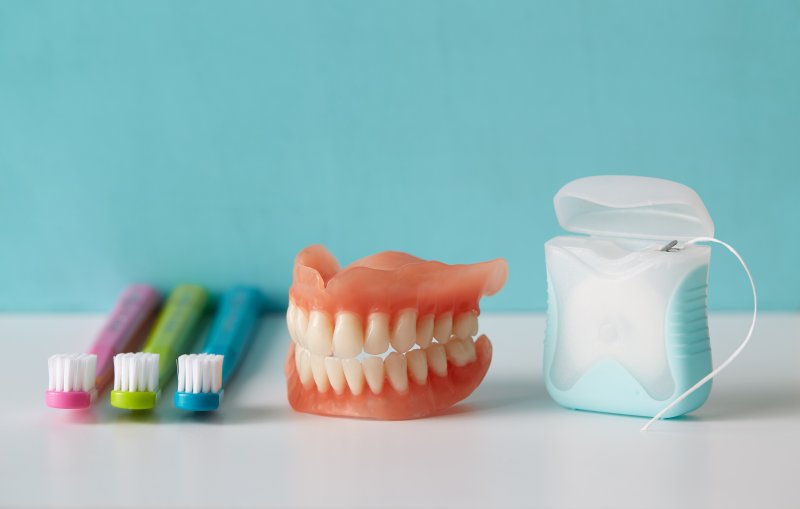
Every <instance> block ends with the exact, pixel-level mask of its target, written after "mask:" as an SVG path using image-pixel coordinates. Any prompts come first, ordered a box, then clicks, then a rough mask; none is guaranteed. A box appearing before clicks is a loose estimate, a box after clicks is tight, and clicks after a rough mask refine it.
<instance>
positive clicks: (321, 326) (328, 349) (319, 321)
mask: <svg viewBox="0 0 800 509" xmlns="http://www.w3.org/2000/svg"><path fill="white" fill-rule="evenodd" d="M331 336H333V324H332V323H331V319H330V318H329V317H328V315H327V314H326V313H324V312H322V311H312V312H311V313H310V314H309V317H308V330H307V331H306V334H305V337H306V341H305V342H306V344H307V345H308V348H309V350H311V353H313V354H315V355H321V356H323V357H324V356H326V355H330V354H331V353H333V347H332V344H331Z"/></svg>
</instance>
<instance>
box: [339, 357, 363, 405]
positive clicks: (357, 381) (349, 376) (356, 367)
mask: <svg viewBox="0 0 800 509" xmlns="http://www.w3.org/2000/svg"><path fill="white" fill-rule="evenodd" d="M342 368H343V370H344V378H345V380H347V385H348V386H349V387H350V392H352V393H353V395H355V396H358V395H359V394H361V391H363V390H364V370H363V369H362V368H361V363H360V362H359V361H358V359H342Z"/></svg>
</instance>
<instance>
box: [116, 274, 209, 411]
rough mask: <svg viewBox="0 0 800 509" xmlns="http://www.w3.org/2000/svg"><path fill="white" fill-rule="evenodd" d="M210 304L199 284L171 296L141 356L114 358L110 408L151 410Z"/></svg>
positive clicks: (128, 354)
mask: <svg viewBox="0 0 800 509" xmlns="http://www.w3.org/2000/svg"><path fill="white" fill-rule="evenodd" d="M207 304H208V294H207V293H206V291H205V290H204V289H203V288H202V287H200V286H197V285H180V286H177V287H176V288H175V289H174V290H172V292H171V293H170V294H169V298H168V299H167V302H166V304H165V305H164V309H163V310H162V311H161V314H160V315H159V316H158V320H157V321H156V325H155V327H154V328H153V331H152V332H151V333H150V336H149V337H148V338H147V342H146V343H145V346H144V349H143V350H142V351H141V352H138V353H123V354H118V355H115V356H114V390H113V391H111V405H112V406H115V407H117V408H126V409H128V410H149V409H151V408H154V407H155V406H156V401H157V399H158V395H159V393H160V392H161V390H162V389H163V388H164V386H165V385H166V384H167V383H168V382H169V380H170V377H171V376H172V374H173V373H175V362H176V360H177V358H178V356H179V355H181V354H182V353H184V352H186V351H187V350H188V349H189V347H190V346H191V343H192V341H191V340H192V337H193V333H194V331H195V328H196V326H197V324H198V323H199V321H200V318H201V317H202V316H203V312H204V310H205V308H206V305H207Z"/></svg>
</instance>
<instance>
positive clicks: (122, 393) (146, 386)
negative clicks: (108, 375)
mask: <svg viewBox="0 0 800 509" xmlns="http://www.w3.org/2000/svg"><path fill="white" fill-rule="evenodd" d="M158 361H159V355H158V354H156V353H142V352H139V353H121V354H118V355H115V356H114V390H113V391H111V405H112V406H115V407H117V408H125V409H127V410H149V409H151V408H154V407H155V406H156V399H157V398H158Z"/></svg>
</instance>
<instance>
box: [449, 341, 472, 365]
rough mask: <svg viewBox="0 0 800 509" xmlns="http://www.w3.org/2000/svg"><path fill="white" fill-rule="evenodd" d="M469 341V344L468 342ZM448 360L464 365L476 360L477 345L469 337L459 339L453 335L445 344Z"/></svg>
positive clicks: (454, 363)
mask: <svg viewBox="0 0 800 509" xmlns="http://www.w3.org/2000/svg"><path fill="white" fill-rule="evenodd" d="M467 343H469V345H468V344H467ZM444 348H445V352H446V354H447V360H448V361H450V362H451V363H452V364H453V365H454V366H458V367H460V366H464V365H465V364H469V363H470V362H472V361H473V360H475V346H474V345H473V344H472V341H471V340H469V339H458V338H456V337H453V339H452V340H450V341H449V342H448V343H447V344H446V345H444Z"/></svg>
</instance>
